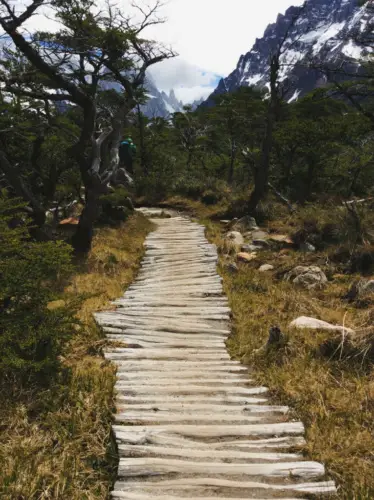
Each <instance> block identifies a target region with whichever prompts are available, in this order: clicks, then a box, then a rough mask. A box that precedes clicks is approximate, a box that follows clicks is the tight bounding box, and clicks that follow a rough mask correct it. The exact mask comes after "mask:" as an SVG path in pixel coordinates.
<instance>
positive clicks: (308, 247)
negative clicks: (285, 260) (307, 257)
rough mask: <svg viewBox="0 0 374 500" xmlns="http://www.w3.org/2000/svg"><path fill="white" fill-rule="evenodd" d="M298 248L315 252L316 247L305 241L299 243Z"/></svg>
mask: <svg viewBox="0 0 374 500" xmlns="http://www.w3.org/2000/svg"><path fill="white" fill-rule="evenodd" d="M300 250H301V251H302V252H305V253H307V252H315V251H316V247H315V246H313V245H312V244H311V243H307V242H305V243H302V244H301V245H300Z"/></svg>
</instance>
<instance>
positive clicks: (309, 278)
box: [285, 266, 327, 290]
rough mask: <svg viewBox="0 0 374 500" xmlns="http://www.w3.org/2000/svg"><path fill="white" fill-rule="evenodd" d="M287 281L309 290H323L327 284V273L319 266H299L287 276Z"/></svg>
mask: <svg viewBox="0 0 374 500" xmlns="http://www.w3.org/2000/svg"><path fill="white" fill-rule="evenodd" d="M285 279H286V280H287V281H292V283H294V284H295V285H297V286H301V287H303V288H306V289H307V290H313V289H315V288H322V287H323V286H324V285H325V284H326V283H327V277H326V275H325V273H324V272H323V271H322V269H321V268H319V267H317V266H307V267H306V266H297V267H295V268H294V269H292V271H290V272H289V273H287V274H286V276H285Z"/></svg>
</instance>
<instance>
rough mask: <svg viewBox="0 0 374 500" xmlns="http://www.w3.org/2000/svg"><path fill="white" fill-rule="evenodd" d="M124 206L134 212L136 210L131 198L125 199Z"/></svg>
mask: <svg viewBox="0 0 374 500" xmlns="http://www.w3.org/2000/svg"><path fill="white" fill-rule="evenodd" d="M124 206H125V207H126V208H128V209H129V210H131V211H132V212H133V211H134V210H135V207H134V203H133V202H132V199H131V198H130V197H129V196H128V197H127V198H126V199H125V203H124Z"/></svg>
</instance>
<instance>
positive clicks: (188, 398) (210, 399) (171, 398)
mask: <svg viewBox="0 0 374 500" xmlns="http://www.w3.org/2000/svg"><path fill="white" fill-rule="evenodd" d="M117 401H119V402H122V403H123V404H125V403H126V404H129V405H130V404H131V403H147V404H150V403H152V404H159V403H161V402H165V403H175V402H180V401H184V402H185V403H203V402H206V403H212V404H220V405H243V404H261V403H268V400H267V399H266V398H264V397H262V396H261V397H257V396H230V395H228V394H223V395H222V394H221V395H216V394H214V395H212V394H209V395H208V394H204V395H201V394H185V395H181V394H163V395H160V394H137V395H132V394H123V393H122V394H121V393H118V395H117Z"/></svg>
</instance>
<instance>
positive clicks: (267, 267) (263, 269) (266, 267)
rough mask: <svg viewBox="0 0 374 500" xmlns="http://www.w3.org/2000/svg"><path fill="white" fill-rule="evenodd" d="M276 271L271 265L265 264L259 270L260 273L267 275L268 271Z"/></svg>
mask: <svg viewBox="0 0 374 500" xmlns="http://www.w3.org/2000/svg"><path fill="white" fill-rule="evenodd" d="M273 269H274V266H272V265H271V264H264V265H263V266H261V267H260V268H259V271H260V273H267V272H268V271H272V270H273Z"/></svg>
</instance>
